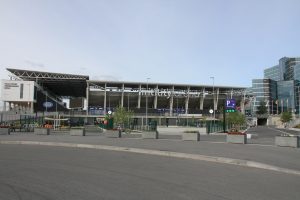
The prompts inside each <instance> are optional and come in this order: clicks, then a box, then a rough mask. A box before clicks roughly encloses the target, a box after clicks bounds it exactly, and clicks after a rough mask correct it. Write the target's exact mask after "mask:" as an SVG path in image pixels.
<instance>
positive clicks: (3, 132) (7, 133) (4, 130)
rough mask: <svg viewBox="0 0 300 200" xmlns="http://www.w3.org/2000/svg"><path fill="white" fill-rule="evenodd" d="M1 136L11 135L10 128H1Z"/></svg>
mask: <svg viewBox="0 0 300 200" xmlns="http://www.w3.org/2000/svg"><path fill="white" fill-rule="evenodd" d="M0 135H10V128H0Z"/></svg>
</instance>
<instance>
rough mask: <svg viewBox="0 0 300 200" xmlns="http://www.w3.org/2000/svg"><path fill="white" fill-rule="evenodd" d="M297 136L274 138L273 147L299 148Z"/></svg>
mask: <svg viewBox="0 0 300 200" xmlns="http://www.w3.org/2000/svg"><path fill="white" fill-rule="evenodd" d="M299 138H300V137H299V136H276V137H275V145H276V146H282V147H295V148H299Z"/></svg>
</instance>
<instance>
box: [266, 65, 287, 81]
mask: <svg viewBox="0 0 300 200" xmlns="http://www.w3.org/2000/svg"><path fill="white" fill-rule="evenodd" d="M264 78H269V79H272V80H274V81H281V80H283V72H282V70H281V68H280V66H279V65H276V66H274V67H270V68H267V69H265V70H264Z"/></svg>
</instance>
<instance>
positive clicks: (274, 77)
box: [252, 57, 300, 114]
mask: <svg viewBox="0 0 300 200" xmlns="http://www.w3.org/2000/svg"><path fill="white" fill-rule="evenodd" d="M299 82H300V57H298V58H288V57H283V58H281V59H280V60H279V64H278V65H275V66H273V67H270V68H267V69H265V70H264V79H254V80H252V89H253V95H254V96H255V97H256V99H255V101H254V104H253V107H254V109H253V111H254V114H255V113H256V111H257V106H258V105H259V102H260V101H263V102H265V103H266V105H267V106H268V111H269V114H280V113H281V112H285V111H290V112H294V113H298V114H299V113H300V106H299V104H300V84H299Z"/></svg>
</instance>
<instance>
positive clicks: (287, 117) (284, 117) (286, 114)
mask: <svg viewBox="0 0 300 200" xmlns="http://www.w3.org/2000/svg"><path fill="white" fill-rule="evenodd" d="M292 118H293V116H292V113H291V112H283V113H281V116H280V121H281V122H282V123H287V122H289V121H291V120H292Z"/></svg>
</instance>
